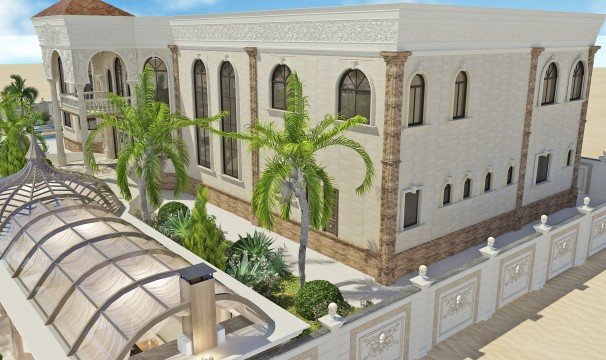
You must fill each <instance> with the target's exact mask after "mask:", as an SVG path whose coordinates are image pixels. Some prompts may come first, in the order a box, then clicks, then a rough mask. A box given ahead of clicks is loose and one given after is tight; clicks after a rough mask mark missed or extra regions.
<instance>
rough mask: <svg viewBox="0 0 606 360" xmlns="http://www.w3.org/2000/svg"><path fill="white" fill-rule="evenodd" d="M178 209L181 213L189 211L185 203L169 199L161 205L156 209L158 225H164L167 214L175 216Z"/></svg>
mask: <svg viewBox="0 0 606 360" xmlns="http://www.w3.org/2000/svg"><path fill="white" fill-rule="evenodd" d="M180 211H181V212H183V213H190V211H189V208H188V207H187V205H185V204H183V203H180V202H178V201H171V202H167V203H166V204H164V205H162V206H161V207H160V209H159V210H158V215H157V216H156V222H157V224H158V226H162V225H164V223H165V222H166V220H168V217H169V216H171V215H172V216H176V215H177V214H178V213H179V212H180Z"/></svg>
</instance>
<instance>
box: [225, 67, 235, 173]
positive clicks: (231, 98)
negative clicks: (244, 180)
mask: <svg viewBox="0 0 606 360" xmlns="http://www.w3.org/2000/svg"><path fill="white" fill-rule="evenodd" d="M221 110H222V111H229V115H228V116H226V117H225V118H223V121H222V129H223V131H226V132H235V131H237V112H236V78H235V75H234V71H233V67H232V65H231V64H230V63H229V62H224V63H223V65H222V67H221ZM222 144H223V173H224V174H225V175H229V176H232V177H235V178H238V176H239V174H238V144H237V142H236V141H235V140H232V139H225V138H223V139H222Z"/></svg>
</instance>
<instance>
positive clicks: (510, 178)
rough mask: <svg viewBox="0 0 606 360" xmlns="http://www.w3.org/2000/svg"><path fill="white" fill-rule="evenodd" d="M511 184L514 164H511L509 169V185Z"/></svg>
mask: <svg viewBox="0 0 606 360" xmlns="http://www.w3.org/2000/svg"><path fill="white" fill-rule="evenodd" d="M511 184H513V166H510V167H509V170H507V185H511Z"/></svg>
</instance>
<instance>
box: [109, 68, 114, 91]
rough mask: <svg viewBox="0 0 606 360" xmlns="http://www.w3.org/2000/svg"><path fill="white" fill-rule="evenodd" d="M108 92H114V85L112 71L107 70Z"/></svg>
mask: <svg viewBox="0 0 606 360" xmlns="http://www.w3.org/2000/svg"><path fill="white" fill-rule="evenodd" d="M107 91H108V92H114V85H113V82H112V71H111V70H110V69H107Z"/></svg>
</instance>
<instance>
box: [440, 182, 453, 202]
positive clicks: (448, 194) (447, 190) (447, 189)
mask: <svg viewBox="0 0 606 360" xmlns="http://www.w3.org/2000/svg"><path fill="white" fill-rule="evenodd" d="M451 195H452V185H450V184H446V186H444V197H443V198H442V205H448V204H450V198H451Z"/></svg>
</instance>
